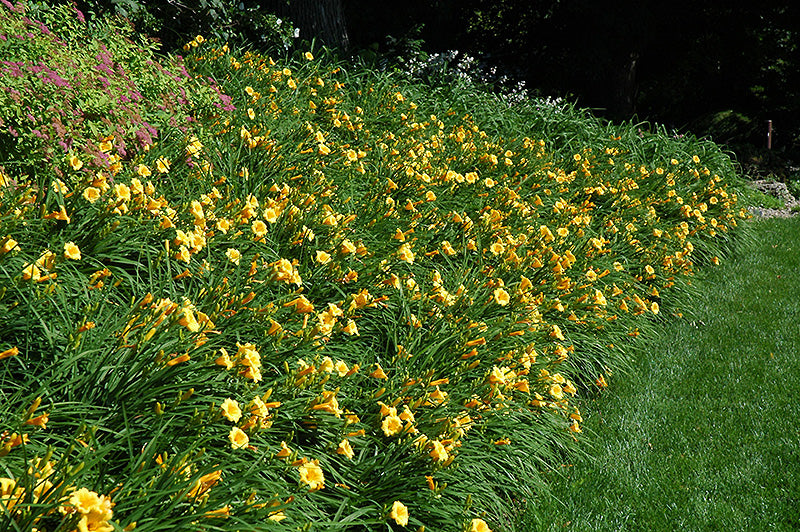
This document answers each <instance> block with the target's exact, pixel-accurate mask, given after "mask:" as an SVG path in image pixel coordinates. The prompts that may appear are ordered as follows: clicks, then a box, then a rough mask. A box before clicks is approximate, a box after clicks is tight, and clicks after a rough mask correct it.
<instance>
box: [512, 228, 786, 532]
mask: <svg viewBox="0 0 800 532" xmlns="http://www.w3.org/2000/svg"><path fill="white" fill-rule="evenodd" d="M752 223H753V224H754V225H755V229H756V230H755V235H756V239H755V241H754V242H750V243H744V244H742V245H741V246H740V249H739V251H738V252H737V254H736V255H735V256H734V257H733V258H732V259H731V260H729V261H727V262H726V263H724V264H723V265H722V266H720V267H719V268H717V269H716V270H714V271H712V272H710V273H709V275H708V276H707V277H706V278H705V279H704V280H703V281H702V282H701V288H702V292H703V295H702V296H701V298H700V300H699V301H698V304H697V305H696V311H693V316H691V317H688V316H687V318H685V319H683V320H679V321H672V322H670V323H669V324H668V325H666V327H665V328H664V329H662V330H663V334H662V335H661V336H660V338H658V339H656V340H655V341H653V342H652V343H650V344H649V345H648V346H647V347H646V349H644V350H643V352H642V353H641V355H640V356H639V358H638V359H637V361H636V362H635V364H634V367H633V370H632V371H631V372H630V374H629V375H627V376H621V375H617V376H615V377H616V378H615V380H614V381H613V383H612V384H611V386H610V388H609V389H608V390H607V392H606V393H605V395H604V396H602V397H599V398H597V399H594V400H589V401H586V403H585V404H584V410H585V412H586V414H588V415H586V416H585V417H586V418H587V423H586V425H587V429H589V430H591V431H593V432H594V433H595V434H593V435H592V438H591V439H592V441H593V442H594V448H593V449H592V450H590V451H589V454H590V455H591V456H590V457H587V458H585V459H581V460H578V461H575V462H574V463H572V464H565V467H564V474H565V477H566V482H554V483H553V489H554V495H555V497H556V498H557V500H545V501H538V502H536V503H535V504H534V503H532V504H531V507H530V508H529V512H528V515H526V519H527V522H528V523H530V525H529V527H528V529H530V530H796V529H798V528H800V512H798V508H800V428H799V427H798V423H797V420H798V418H799V417H800V220H798V219H790V220H764V221H754V222H752Z"/></svg>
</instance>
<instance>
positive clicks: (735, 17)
mask: <svg viewBox="0 0 800 532" xmlns="http://www.w3.org/2000/svg"><path fill="white" fill-rule="evenodd" d="M189 4H192V5H189ZM78 5H79V7H82V8H84V9H88V10H94V11H96V12H116V13H119V14H123V15H125V16H128V17H129V18H130V19H131V20H132V21H133V22H134V23H135V24H136V25H137V28H139V29H141V30H142V31H147V32H148V33H150V34H151V35H155V36H156V37H157V38H159V40H161V41H162V43H163V44H164V47H165V48H166V50H167V51H169V50H171V49H172V50H177V49H179V47H180V45H182V43H184V42H186V41H187V40H188V39H190V38H191V37H193V36H194V35H195V34H196V33H203V34H204V35H207V36H209V35H210V36H215V35H216V36H218V37H220V38H223V39H226V40H237V39H239V40H243V41H247V42H250V43H251V45H254V46H256V47H258V46H261V45H263V46H267V45H268V44H270V43H269V42H268V41H269V39H268V38H267V37H265V34H266V33H268V30H269V26H270V22H269V21H268V20H267V19H265V18H264V16H263V15H264V14H265V13H267V12H270V13H275V14H276V15H277V16H278V17H281V20H284V19H285V20H290V21H292V22H294V23H295V24H296V26H297V27H298V28H300V39H299V41H301V42H302V41H310V40H312V39H313V40H315V41H316V43H324V44H326V45H327V46H329V47H334V48H337V49H338V50H339V51H340V53H341V54H342V55H343V56H351V55H355V56H359V57H361V58H362V59H364V60H367V61H375V64H376V65H378V64H380V65H381V67H383V68H385V67H386V65H387V63H388V64H392V62H394V64H395V65H400V66H402V65H403V64H404V62H405V64H407V62H408V61H409V60H410V59H412V57H411V56H416V57H417V58H425V57H426V56H429V54H432V53H435V52H443V51H447V50H450V51H454V50H457V51H458V56H457V57H463V56H464V54H468V55H470V56H472V57H475V58H476V59H477V60H478V62H479V63H480V64H482V65H483V66H485V67H486V68H490V67H495V68H496V76H495V78H500V77H501V76H505V77H507V78H508V80H509V81H510V82H511V84H513V83H514V82H516V81H524V82H525V87H526V88H527V89H528V90H529V91H530V92H531V93H532V94H538V95H541V96H561V97H564V98H566V99H568V100H569V101H573V102H577V104H578V105H579V106H582V107H590V108H592V109H594V110H595V113H596V114H598V115H601V116H604V117H607V118H609V119H613V120H636V121H650V122H658V123H662V124H665V125H666V126H667V127H669V128H673V129H675V130H677V131H678V132H691V133H693V134H696V135H698V136H710V137H711V138H712V139H713V140H715V141H716V142H719V143H724V144H727V145H728V146H729V148H730V149H731V150H733V151H734V152H735V153H736V155H737V158H738V159H739V161H740V162H741V163H742V164H743V165H744V166H745V169H746V171H748V172H750V173H753V174H756V173H761V174H764V173H773V174H775V175H776V176H777V177H779V178H781V179H783V180H787V179H797V178H800V168H795V167H794V165H795V164H798V165H799V166H800V49H799V48H798V45H799V44H800V2H792V1H787V0H785V1H782V2H781V1H775V0H765V1H764V0H758V1H750V2H744V1H739V0H728V1H711V0H699V1H697V0H674V1H670V2H664V1H653V0H639V1H634V0H619V1H603V0H527V1H524V0H491V1H490V0H404V1H403V2H375V1H374V0H262V1H255V0H248V1H241V2H237V1H229V0H200V1H197V2H186V3H185V4H184V3H181V2H178V1H177V0H155V1H147V2H145V1H140V0H101V1H97V2H78ZM273 22H274V19H273ZM273 44H274V43H273ZM451 55H452V54H451ZM377 58H380V59H379V60H378V59H377ZM767 120H772V123H773V127H774V134H773V138H772V150H766V141H767Z"/></svg>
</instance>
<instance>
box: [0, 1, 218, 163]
mask: <svg viewBox="0 0 800 532" xmlns="http://www.w3.org/2000/svg"><path fill="white" fill-rule="evenodd" d="M34 15H39V16H40V18H41V20H34V19H33V18H32V17H33V16H34ZM50 28H58V30H57V31H52V30H51V29H50ZM156 49H157V45H156V44H155V43H154V42H149V41H147V40H146V39H145V38H143V37H141V36H137V35H136V34H134V32H133V29H132V28H131V27H130V26H129V25H128V24H126V23H124V22H123V21H122V20H120V19H107V20H103V21H91V22H90V21H87V19H86V18H85V17H84V15H83V14H82V13H81V12H80V11H78V10H77V9H75V8H74V7H70V6H63V5H62V6H56V7H52V8H48V9H47V10H43V11H42V12H41V13H28V12H27V11H26V8H25V7H24V5H23V4H19V5H17V6H14V5H12V4H10V3H9V2H7V1H4V2H3V6H2V7H0V57H2V60H0V87H2V89H0V107H2V108H3V110H4V112H3V115H2V117H0V147H2V152H3V153H6V154H8V156H7V157H6V158H5V160H2V161H0V165H2V166H4V167H5V168H6V170H8V171H9V174H11V175H14V176H15V175H16V174H22V175H28V176H30V177H33V176H35V175H37V174H39V173H41V172H43V171H49V169H51V168H52V171H54V172H55V174H56V175H57V176H59V177H63V175H64V174H63V168H64V167H65V166H66V164H69V163H70V162H71V163H72V165H73V168H74V166H75V165H78V164H80V165H86V168H87V169H95V170H100V169H108V168H109V166H111V165H112V164H113V163H114V161H113V160H110V155H109V153H108V150H101V149H100V143H101V142H102V141H104V140H105V141H108V142H113V144H114V148H115V151H116V154H118V156H119V157H121V158H123V159H128V158H130V157H131V156H132V155H133V153H132V152H136V151H138V150H141V149H146V148H147V147H149V146H150V145H152V144H153V143H154V142H155V140H156V138H157V136H158V133H157V132H158V131H159V130H161V129H163V128H167V129H176V128H177V129H178V130H180V131H184V132H185V131H187V128H189V127H191V125H192V122H193V121H194V120H195V116H196V115H197V114H198V113H201V112H203V111H204V110H206V109H210V110H214V109H216V108H225V107H229V106H230V99H229V98H227V97H226V96H225V95H223V94H221V93H220V92H219V91H218V90H215V88H214V85H213V84H211V85H209V84H206V85H205V87H203V88H201V87H199V86H198V85H197V84H196V83H195V82H194V80H193V79H192V78H191V76H190V75H189V73H188V72H187V71H186V69H185V68H184V67H183V64H182V62H181V59H180V58H175V59H174V60H171V61H167V62H166V63H164V64H162V63H159V62H157V61H156V60H154V53H155V52H156ZM70 156H73V157H78V159H77V160H75V159H69V157H70ZM112 159H113V157H112ZM78 161H79V162H78Z"/></svg>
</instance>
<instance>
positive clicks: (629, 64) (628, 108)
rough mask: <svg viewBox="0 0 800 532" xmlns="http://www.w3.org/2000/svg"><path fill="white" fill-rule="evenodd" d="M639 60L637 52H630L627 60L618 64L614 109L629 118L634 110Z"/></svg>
mask: <svg viewBox="0 0 800 532" xmlns="http://www.w3.org/2000/svg"><path fill="white" fill-rule="evenodd" d="M638 61H639V54H638V52H631V53H630V54H629V55H628V57H627V61H625V63H624V64H622V65H620V68H619V71H618V78H617V83H616V86H617V89H616V94H615V98H614V100H615V104H616V105H615V107H616V109H615V111H616V112H617V113H618V114H619V115H620V116H622V117H625V118H630V117H631V116H633V114H634V113H635V112H636V96H637V92H638V84H637V83H636V66H637V63H638Z"/></svg>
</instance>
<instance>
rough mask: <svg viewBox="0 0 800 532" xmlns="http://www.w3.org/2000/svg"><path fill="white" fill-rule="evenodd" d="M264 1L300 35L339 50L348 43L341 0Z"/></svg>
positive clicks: (345, 48)
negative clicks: (297, 30)
mask: <svg viewBox="0 0 800 532" xmlns="http://www.w3.org/2000/svg"><path fill="white" fill-rule="evenodd" d="M266 5H267V7H268V8H272V9H273V10H274V11H273V12H274V13H276V14H277V15H279V16H285V17H287V18H288V19H289V21H291V23H292V24H294V26H295V27H296V28H299V29H300V38H301V39H306V40H309V41H311V40H312V39H317V40H318V41H321V42H322V43H323V44H324V45H325V46H328V47H329V48H339V49H341V50H347V49H348V48H349V47H350V39H349V38H348V36H347V26H346V25H345V19H344V6H343V5H342V0H290V1H289V2H288V5H287V3H286V2H285V1H274V0H273V1H272V2H266Z"/></svg>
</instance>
